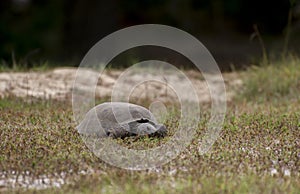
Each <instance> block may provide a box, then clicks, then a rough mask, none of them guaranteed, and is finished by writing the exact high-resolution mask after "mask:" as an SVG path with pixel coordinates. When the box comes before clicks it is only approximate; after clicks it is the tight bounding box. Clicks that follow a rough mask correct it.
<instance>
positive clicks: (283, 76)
mask: <svg viewBox="0 0 300 194" xmlns="http://www.w3.org/2000/svg"><path fill="white" fill-rule="evenodd" d="M299 69H300V59H299V58H297V57H293V56H290V57H289V58H287V59H284V60H278V61H275V62H272V63H271V64H270V65H263V66H262V67H258V66H251V67H250V68H249V69H248V70H247V71H246V72H243V73H242V76H243V77H244V78H245V85H244V86H243V88H244V89H243V90H242V92H241V95H240V96H239V97H240V98H242V99H245V100H246V101H254V102H258V103H265V102H268V101H272V103H276V101H282V100H298V101H299V100H300V96H299V90H300V70H299Z"/></svg>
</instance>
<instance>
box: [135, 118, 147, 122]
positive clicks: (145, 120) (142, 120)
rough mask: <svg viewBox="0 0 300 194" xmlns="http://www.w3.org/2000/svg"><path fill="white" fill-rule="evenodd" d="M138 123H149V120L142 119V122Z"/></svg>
mask: <svg viewBox="0 0 300 194" xmlns="http://www.w3.org/2000/svg"><path fill="white" fill-rule="evenodd" d="M136 122H138V123H148V122H149V120H148V119H144V118H142V119H140V120H137V121H136Z"/></svg>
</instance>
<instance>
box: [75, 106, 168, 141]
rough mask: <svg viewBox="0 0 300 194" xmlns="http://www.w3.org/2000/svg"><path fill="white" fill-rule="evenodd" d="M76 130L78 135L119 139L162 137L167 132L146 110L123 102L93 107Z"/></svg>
mask: <svg viewBox="0 0 300 194" xmlns="http://www.w3.org/2000/svg"><path fill="white" fill-rule="evenodd" d="M77 130H78V132H79V133H80V134H88V135H97V137H108V136H112V137H121V138H123V137H127V136H134V135H152V136H164V135H165V134H166V132H167V130H166V128H165V126H164V125H161V124H158V123H157V121H156V119H155V117H154V115H153V114H152V113H151V112H150V111H149V110H148V109H146V108H144V107H142V106H138V105H135V104H131V103H124V102H106V103H103V104H100V105H97V106H95V107H94V108H92V109H91V110H90V111H89V112H88V113H87V114H86V116H85V118H84V120H83V121H82V122H81V123H80V124H79V125H78V126H77Z"/></svg>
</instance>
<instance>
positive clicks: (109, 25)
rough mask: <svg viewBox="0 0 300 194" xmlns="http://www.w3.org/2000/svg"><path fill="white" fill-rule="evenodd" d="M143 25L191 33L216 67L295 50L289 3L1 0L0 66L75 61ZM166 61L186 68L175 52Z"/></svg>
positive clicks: (162, 53) (294, 8) (298, 37)
mask: <svg viewBox="0 0 300 194" xmlns="http://www.w3.org/2000/svg"><path fill="white" fill-rule="evenodd" d="M145 23H157V24H165V25H170V26H174V27H177V28H180V29H182V30H185V31H187V32H188V33H190V34H192V35H193V36H195V37H197V38H198V39H199V40H200V41H201V42H202V43H203V44H204V45H205V46H206V47H207V48H208V49H209V51H210V52H211V53H212V55H213V56H214V57H215V59H216V61H217V62H218V64H219V65H220V67H221V69H222V70H232V68H234V69H241V68H244V67H245V66H247V65H250V64H255V63H257V62H258V61H259V60H261V58H262V57H263V55H268V56H269V57H274V58H276V57H279V56H281V55H288V54H293V55H297V54H298V53H299V52H300V48H299V46H298V45H299V43H300V3H299V1H297V0H290V1H289V0H263V1H262V0H213V1H212V0H126V1H124V0H109V1H101V0H86V1H83V0H81V1H80V0H52V1H46V0H1V1H0V60H1V61H0V62H1V63H0V64H1V66H8V67H12V66H13V65H14V64H15V63H18V64H19V65H24V66H26V67H28V68H30V67H31V66H33V65H35V64H42V63H44V62H48V64H53V65H62V66H66V65H71V66H78V65H79V63H80V61H81V59H82V58H83V56H84V55H85V54H86V52H87V51H88V50H89V49H90V48H91V47H92V46H93V45H94V44H95V43H96V42H97V41H99V40H100V39H101V38H103V37H104V36H106V35H108V34H110V33H112V32H114V31H116V30H119V29H122V28H124V27H128V26H132V25H137V24H145ZM141 36H142V35H141ZM171 55H174V53H172V51H170V50H168V49H162V48H152V47H147V48H135V49H130V50H129V51H126V52H125V53H123V54H121V55H120V56H119V57H117V58H116V59H115V65H116V66H126V65H127V63H128V64H129V63H131V62H132V61H133V60H143V59H153V57H154V58H156V59H160V60H166V61H168V62H170V60H171V59H168V56H171ZM169 58H170V57H169ZM124 59H125V60H124ZM172 60H173V61H171V62H172V63H175V64H176V65H178V66H183V67H188V66H189V65H190V64H188V63H186V62H182V60H184V59H182V56H178V58H177V59H174V58H172Z"/></svg>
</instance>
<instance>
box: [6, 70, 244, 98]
mask: <svg viewBox="0 0 300 194" xmlns="http://www.w3.org/2000/svg"><path fill="white" fill-rule="evenodd" d="M76 71H77V68H57V69H53V70H50V71H46V72H3V73H0V97H1V98H3V97H7V96H17V97H34V98H42V99H60V100H66V99H67V100H68V99H70V97H71V96H72V90H73V85H74V80H75V78H76ZM122 73H124V72H122V71H120V70H109V71H105V72H104V73H103V74H101V76H100V77H99V78H98V81H97V84H96V89H95V96H96V97H99V98H102V97H109V96H111V95H112V91H113V90H115V91H116V90H118V92H116V94H117V95H118V94H120V92H119V91H122V90H125V89H126V91H129V90H130V94H128V95H129V96H130V99H131V100H140V99H145V98H148V99H150V100H157V99H158V100H160V101H168V100H171V101H174V100H176V98H177V99H178V98H183V99H184V100H196V99H194V96H193V95H192V92H191V91H190V88H188V87H187V86H186V84H187V82H186V81H182V79H183V78H182V77H180V75H177V74H168V75H164V76H163V77H162V76H160V75H157V76H156V75H154V76H153V75H151V74H148V73H145V72H142V73H139V74H134V75H126V76H125V78H124V74H122ZM183 73H184V74H185V75H186V78H188V80H189V81H190V82H191V83H192V87H193V88H194V89H195V91H196V93H197V95H198V101H199V102H210V100H211V96H210V90H209V87H208V85H207V82H206V80H205V79H204V78H203V76H202V75H201V73H200V72H196V71H184V72H183ZM92 74H93V75H95V76H98V73H97V72H91V71H88V73H87V74H86V75H87V78H89V77H91V75H92ZM120 75H122V76H120ZM214 76H215V75H209V78H210V79H212V80H213V79H214ZM223 78H224V83H225V86H226V94H227V98H226V100H227V101H230V100H231V99H232V97H233V96H234V94H235V91H236V89H237V88H239V87H240V86H241V85H242V81H241V80H240V79H239V78H238V76H237V75H236V74H235V73H226V74H223ZM145 79H148V80H151V79H154V80H161V81H147V82H143V81H144V80H145ZM164 80H166V81H165V83H163V81H164ZM217 82H220V80H218V81H217ZM217 82H216V83H215V84H214V87H218V86H219V85H220V83H217ZM136 83H140V84H136ZM90 85H91V84H90V82H89V80H86V81H85V82H82V83H80V84H77V85H76V87H77V89H82V90H83V91H84V88H90V87H91V86H90ZM115 91H114V92H115ZM124 92H125V91H124ZM178 93H180V94H178Z"/></svg>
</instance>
